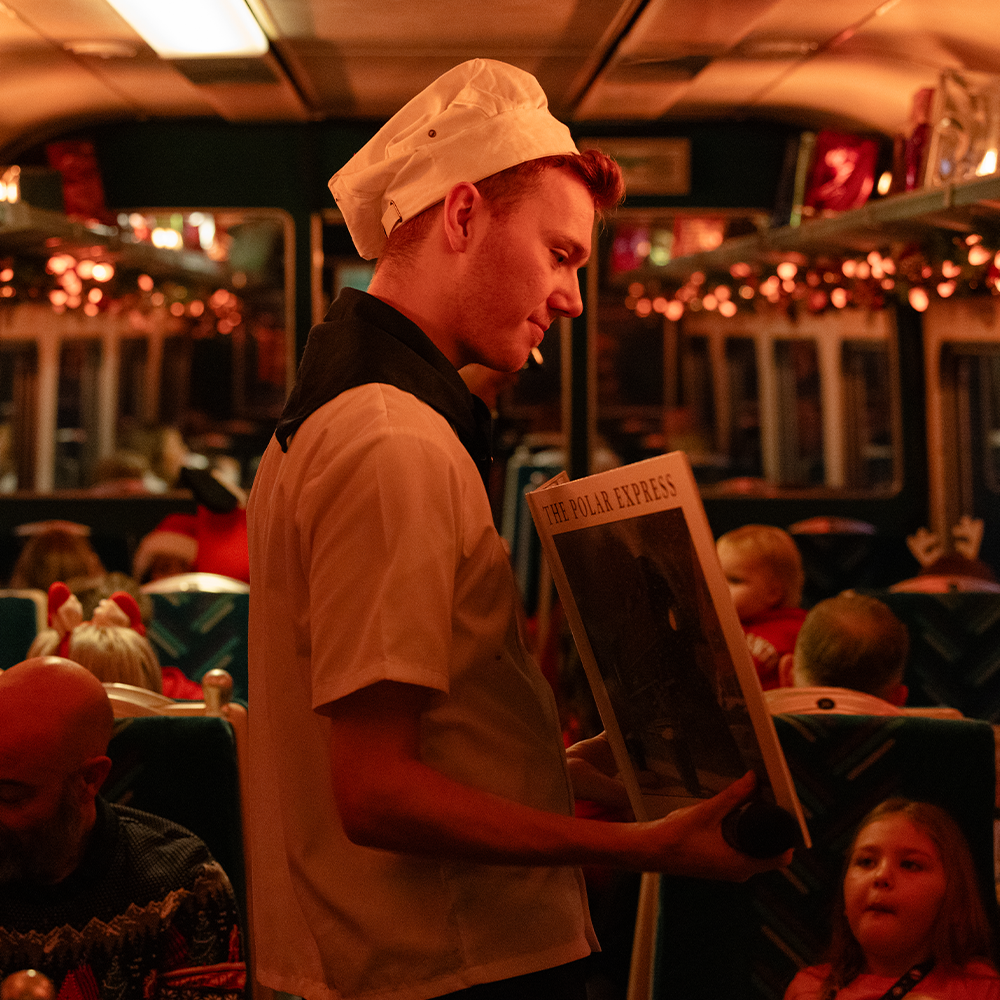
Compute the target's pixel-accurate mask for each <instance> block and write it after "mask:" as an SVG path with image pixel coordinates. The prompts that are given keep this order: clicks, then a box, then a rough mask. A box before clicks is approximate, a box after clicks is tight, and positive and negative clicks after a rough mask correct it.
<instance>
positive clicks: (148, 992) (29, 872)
mask: <svg viewBox="0 0 1000 1000" xmlns="http://www.w3.org/2000/svg"><path fill="white" fill-rule="evenodd" d="M113 724H114V719H113V713H112V710H111V704H110V702H109V701H108V698H107V695H106V694H105V692H104V686H103V685H102V684H101V682H100V681H99V680H97V678H96V677H94V676H93V674H91V673H90V672H89V671H87V670H86V669H84V668H83V667H81V666H80V665H79V664H76V663H73V662H72V661H70V660H66V659H62V658H60V657H56V656H47V657H36V658H34V659H30V660H25V661H24V662H22V663H18V664H16V665H15V666H13V667H11V668H10V669H9V670H7V671H5V672H3V673H2V674H0V977H2V976H5V975H8V974H9V973H12V972H15V971H17V970H18V969H29V968H30V969H37V970H39V971H40V972H42V973H44V974H45V975H46V976H48V977H49V978H50V979H51V980H52V982H53V983H54V984H55V985H56V988H57V990H58V995H59V996H96V995H99V996H102V997H103V996H109V997H110V996H122V997H133V996H134V997H141V996H160V995H166V994H168V993H172V992H173V991H181V992H183V991H185V990H193V991H196V992H197V995H198V997H199V998H212V1000H223V998H234V997H242V996H243V995H244V987H245V979H246V967H245V965H244V962H243V957H242V950H241V948H242V946H241V942H240V932H239V917H238V910H237V906H236V901H235V898H234V896H233V891H232V887H231V886H230V884H229V880H228V878H227V877H226V875H225V873H224V872H223V871H222V869H221V868H220V867H219V865H218V864H217V863H216V862H215V861H214V860H213V859H212V857H211V855H210V854H209V852H208V849H207V848H206V847H205V845H204V843H202V841H200V840H199V839H198V838H197V837H195V836H194V835H193V834H191V833H190V832H189V831H187V830H184V829H183V828H181V827H179V826H176V825H175V824H173V823H169V822H167V821H166V820H163V819H160V818H159V817H156V816H151V815H149V814H146V813H141V812H139V811H138V810H135V809H129V808H127V807H125V806H119V805H117V804H109V803H108V802H106V801H105V800H104V799H102V798H101V796H100V794H99V793H100V789H101V786H102V784H103V783H104V780H105V779H106V778H107V776H108V772H109V771H110V769H111V759H110V758H109V757H108V755H107V750H108V743H109V741H110V739H111V735H112V728H113Z"/></svg>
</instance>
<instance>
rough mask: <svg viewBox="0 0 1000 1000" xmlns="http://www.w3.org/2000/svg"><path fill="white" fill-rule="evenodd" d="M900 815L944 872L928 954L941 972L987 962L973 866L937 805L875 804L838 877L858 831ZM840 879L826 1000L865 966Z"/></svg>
mask: <svg viewBox="0 0 1000 1000" xmlns="http://www.w3.org/2000/svg"><path fill="white" fill-rule="evenodd" d="M897 815H898V816H904V817H905V818H906V819H908V820H909V821H910V822H911V823H912V824H913V825H914V826H915V827H917V828H918V829H919V830H921V831H922V832H923V833H925V834H926V835H927V836H928V837H930V839H931V840H932V841H934V845H935V846H936V847H937V850H938V854H939V855H940V857H941V864H942V866H943V867H944V873H945V893H944V899H943V900H942V901H941V907H940V909H939V910H938V915H937V918H936V919H935V921H934V925H933V927H932V928H931V954H932V955H933V957H934V961H935V964H936V965H937V966H939V967H942V968H945V969H961V968H963V967H964V966H966V965H967V964H968V963H969V962H970V961H971V960H972V959H974V958H982V959H986V960H987V961H989V962H991V963H992V962H993V960H994V955H993V931H992V928H991V926H990V922H989V919H988V918H987V916H986V908H985V906H984V905H983V897H982V895H981V893H980V888H979V879H978V877H977V874H976V866H975V863H974V862H973V860H972V852H971V851H970V850H969V844H968V841H967V840H966V839H965V835H964V834H963V833H962V830H961V827H959V825H958V823H956V822H955V820H954V819H953V818H952V816H951V815H950V814H949V813H948V812H947V811H946V810H944V809H942V808H941V807H940V806H936V805H933V804H931V803H930V802H916V801H913V800H912V799H904V798H891V799H887V800H886V801H885V802H883V803H882V804H881V805H878V806H876V807H875V808H874V809H873V810H872V811H871V812H870V813H868V815H867V816H865V818H864V819H863V820H862V821H861V823H860V824H859V825H858V829H857V831H856V832H855V834H854V839H853V840H852V841H851V846H850V849H849V850H848V852H847V857H846V862H845V866H844V877H846V871H847V867H848V866H849V865H850V863H851V857H852V855H853V854H854V847H855V845H856V844H857V842H858V837H859V836H860V835H861V833H862V831H863V830H864V829H865V828H866V827H868V826H871V824H872V823H874V822H875V821H876V820H879V819H885V817H887V816H897ZM844 877H842V878H841V880H840V887H839V890H838V895H837V902H836V904H835V906H834V909H833V934H832V940H831V943H830V952H829V956H828V957H829V962H830V975H829V976H828V978H827V980H826V982H825V983H824V989H823V990H821V991H820V996H821V997H829V996H832V995H834V994H835V993H836V991H837V990H838V989H841V988H843V987H844V986H846V985H847V984H848V983H850V982H851V981H852V980H853V979H854V978H855V977H856V976H857V975H858V974H859V973H860V972H861V971H862V970H863V969H864V966H865V956H864V952H863V951H862V950H861V945H860V944H858V941H857V939H856V938H855V937H854V935H853V933H851V928H850V926H849V924H848V923H847V916H846V914H845V913H844Z"/></svg>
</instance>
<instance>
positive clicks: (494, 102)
mask: <svg viewBox="0 0 1000 1000" xmlns="http://www.w3.org/2000/svg"><path fill="white" fill-rule="evenodd" d="M576 152H577V148H576V145H575V144H574V142H573V138H572V136H571V135H570V131H569V129H568V128H567V127H566V126H565V125H564V124H563V123H562V122H560V121H559V120H558V119H557V118H555V117H554V116H553V115H552V113H551V112H550V111H549V107H548V100H547V99H546V97H545V92H544V91H543V90H542V88H541V87H540V86H539V84H538V81H537V80H536V79H535V78H534V77H533V76H532V75H531V74H530V73H526V72H525V71H524V70H521V69H518V68H517V67H515V66H509V65H508V64H507V63H502V62H497V61H496V60H493V59H472V60H470V61H469V62H465V63H462V64H461V65H460V66H456V67H455V68H454V69H451V70H449V71H448V72H447V73H445V74H444V75H442V76H440V77H438V79H437V80H435V81H434V82H433V83H432V84H431V85H430V86H429V87H427V88H426V90H423V91H421V92H420V93H419V94H417V96H416V97H414V98H413V100H411V101H410V102H409V103H408V104H406V106H405V107H403V108H402V109H401V110H400V111H398V112H397V113H396V114H395V115H393V117H392V118H391V119H390V120H389V121H388V122H387V123H386V124H385V125H384V126H383V127H382V128H381V129H379V131H378V133H377V134H376V135H375V136H374V137H373V138H372V139H371V140H370V141H369V142H368V143H366V144H365V146H363V147H362V148H361V149H360V150H359V151H358V152H357V153H355V154H354V156H352V157H351V159H350V160H348V162H347V163H346V164H345V165H344V167H343V168H342V169H340V170H338V171H337V173H335V174H334V175H333V177H331V178H330V190H331V191H332V192H333V197H334V198H335V199H336V201H337V205H338V207H339V208H340V210H341V212H342V213H343V215H344V219H345V220H346V222H347V228H348V229H349V230H350V233H351V237H352V238H353V240H354V245H355V246H356V247H357V249H358V253H360V254H361V256H362V257H364V258H365V259H366V260H371V259H372V258H373V257H377V256H378V255H379V254H380V253H381V252H382V248H383V247H384V246H385V241H386V237H387V236H388V234H389V233H391V232H392V230H393V228H394V227H395V226H397V225H398V224H399V223H400V222H403V221H405V220H407V219H412V218H413V217H414V216H415V215H418V214H419V213H420V212H422V211H423V210H424V209H425V208H430V206H431V205H435V204H437V202H439V201H441V200H442V199H443V198H444V196H445V195H446V194H447V193H448V192H449V191H450V190H451V188H452V187H454V186H455V185H456V184H458V183H459V182H461V181H470V182H472V183H475V182H476V181H479V180H482V179H483V178H484V177H489V176H491V175H492V174H495V173H498V172H499V171H501V170H506V169H507V168H508V167H513V166H516V165H517V164H519V163H524V162H525V161H527V160H535V159H538V158H539V157H542V156H554V155H558V154H560V153H576Z"/></svg>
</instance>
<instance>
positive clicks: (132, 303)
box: [0, 213, 247, 336]
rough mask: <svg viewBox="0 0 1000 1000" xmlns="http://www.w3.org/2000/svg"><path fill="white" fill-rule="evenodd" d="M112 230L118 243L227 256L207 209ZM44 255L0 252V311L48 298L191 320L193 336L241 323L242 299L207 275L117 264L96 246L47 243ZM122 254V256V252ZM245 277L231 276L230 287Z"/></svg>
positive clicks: (65, 305) (135, 216)
mask: <svg viewBox="0 0 1000 1000" xmlns="http://www.w3.org/2000/svg"><path fill="white" fill-rule="evenodd" d="M117 235H118V236H119V237H120V238H121V239H122V241H123V242H127V243H129V244H133V245H142V244H146V245H148V246H151V247H155V248H156V249H158V250H161V251H171V250H174V251H181V250H185V249H197V250H200V251H201V252H202V253H204V254H205V256H207V257H208V258H209V259H211V260H215V261H224V260H225V258H226V250H225V246H224V245H223V243H222V241H221V239H220V236H221V234H219V233H217V232H216V230H215V225H214V221H213V219H212V217H211V216H210V215H208V214H207V213H191V214H189V215H187V216H180V215H178V216H177V217H176V218H171V219H169V220H158V219H156V218H155V217H146V216H143V215H141V214H139V213H131V214H129V215H122V216H120V217H119V218H118V229H117ZM51 243H52V244H54V245H53V247H52V252H51V253H50V254H49V255H48V256H39V255H38V254H35V253H20V254H11V255H7V256H4V257H0V308H2V307H3V306H10V307H13V306H17V305H20V304H23V303H34V304H45V303H47V304H48V305H49V307H50V308H51V309H52V311H53V312H55V313H57V314H62V313H73V312H79V313H82V314H83V315H85V316H88V317H97V316H98V315H100V314H102V313H106V314H112V315H114V314H118V313H121V312H126V311H128V312H131V311H133V310H138V311H139V312H140V313H149V312H155V311H157V310H162V311H164V312H165V313H166V314H167V315H169V316H170V317H172V318H173V319H174V320H177V321H184V320H186V321H188V323H189V324H190V328H191V331H190V332H191V333H192V334H193V335H195V336H212V335H215V334H223V335H225V334H229V333H231V332H232V331H233V330H235V329H236V328H237V327H238V326H239V325H240V324H241V323H242V322H243V320H244V316H245V314H246V312H247V306H246V303H244V302H243V301H242V299H241V298H240V296H239V295H237V294H236V292H235V291H233V290H232V288H227V287H222V286H220V285H218V284H217V283H213V282H210V281H209V280H207V279H206V278H205V277H198V276H194V275H186V276H185V277H184V278H183V279H179V278H177V277H174V276H169V275H160V276H154V275H153V274H150V273H148V272H147V271H142V270H140V269H138V268H136V267H135V266H130V265H126V264H122V263H120V262H119V263H116V262H115V259H114V258H115V257H116V256H119V255H116V254H114V253H113V252H109V251H108V249H107V248H106V247H104V246H99V245H95V246H93V247H90V248H87V249H84V250H81V249H79V248H76V249H75V250H74V252H73V253H71V252H69V251H68V250H66V249H61V248H60V246H61V241H59V240H58V239H55V240H52V241H51ZM124 256H125V257H126V258H127V254H126V255H124ZM245 280H246V278H245V275H242V274H241V273H240V272H234V273H233V274H232V275H230V283H231V284H232V286H234V287H236V288H239V287H240V286H241V284H242V283H245Z"/></svg>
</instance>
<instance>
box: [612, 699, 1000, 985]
mask: <svg viewBox="0 0 1000 1000" xmlns="http://www.w3.org/2000/svg"><path fill="white" fill-rule="evenodd" d="M774 721H775V726H776V729H777V731H778V737H779V739H780V741H781V744H782V747H783V749H784V751H785V756H786V758H787V760H788V765H789V768H790V770H791V773H792V777H793V778H794V780H795V787H796V789H797V791H798V795H799V798H800V800H801V802H802V806H803V809H804V811H805V814H806V817H807V821H808V823H809V829H810V834H811V836H812V839H813V847H812V848H809V849H808V850H807V849H800V850H798V851H796V852H795V858H794V861H793V862H792V864H791V866H790V867H789V868H788V870H787V871H784V872H769V873H767V874H765V875H758V876H756V877H754V878H752V879H750V880H749V881H748V882H747V883H744V884H742V885H734V884H731V883H726V882H712V881H706V880H701V879H683V878H669V877H663V878H661V879H660V880H659V886H658V890H657V894H656V896H655V897H654V900H655V902H656V903H657V905H656V908H655V917H654V919H653V921H652V922H651V933H652V944H651V946H648V947H647V945H648V942H642V941H637V943H636V948H635V951H634V961H633V977H632V979H633V988H632V990H630V998H632V1000H639V998H643V1000H645V998H648V997H656V998H661V997H662V998H671V997H683V998H685V1000H716V998H718V997H740V998H745V1000H781V998H782V997H783V995H784V991H785V989H786V988H787V986H788V984H789V982H790V981H791V979H792V978H793V976H794V975H795V973H796V972H797V971H798V969H799V968H801V967H803V966H806V965H812V964H815V963H816V962H818V961H820V960H821V958H822V955H823V952H824V950H825V947H826V944H827V940H828V931H829V918H830V912H831V907H832V905H833V901H834V899H835V894H836V888H837V885H838V883H839V881H840V879H841V877H842V868H843V860H844V853H845V851H846V849H847V848H848V846H849V845H850V842H851V839H852V837H853V833H854V830H855V828H856V826H857V824H858V822H859V821H860V820H861V818H862V817H863V816H864V815H865V814H866V813H867V812H869V811H870V810H871V809H872V808H874V806H876V805H878V803H880V802H882V801H884V800H885V799H887V798H889V797H891V796H893V795H902V796H905V797H907V798H912V799H921V800H927V801H932V802H936V803H937V804H939V805H941V806H943V807H944V808H945V809H947V810H948V811H949V812H950V813H951V814H952V815H953V816H955V818H956V819H957V820H958V822H959V824H960V825H961V826H962V829H963V830H964V831H965V834H966V836H967V838H968V840H969V843H970V846H971V848H972V853H973V857H974V858H975V861H976V865H977V871H978V874H979V878H980V883H981V887H982V895H983V899H984V902H985V904H986V905H987V912H988V913H990V915H991V917H994V918H995V910H996V897H995V890H994V872H993V804H994V798H995V786H996V777H995V769H994V741H993V729H992V727H991V726H989V725H988V724H986V723H984V722H978V721H974V720H953V719H947V720H945V719H928V718H919V717H913V716H897V717H874V716H836V715H822V716H815V715H810V716H776V717H775V720H774ZM994 922H995V920H994ZM639 924H640V925H641V924H642V921H641V920H640V922H639ZM638 932H639V931H638V930H637V933H638ZM644 952H645V953H646V954H647V955H648V961H649V962H650V963H651V967H652V975H651V976H650V977H648V978H646V979H644V978H643V976H642V974H641V972H642V970H641V969H639V970H638V971H637V969H636V967H635V962H636V961H639V960H640V958H641V956H642V954H643V953H644Z"/></svg>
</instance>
